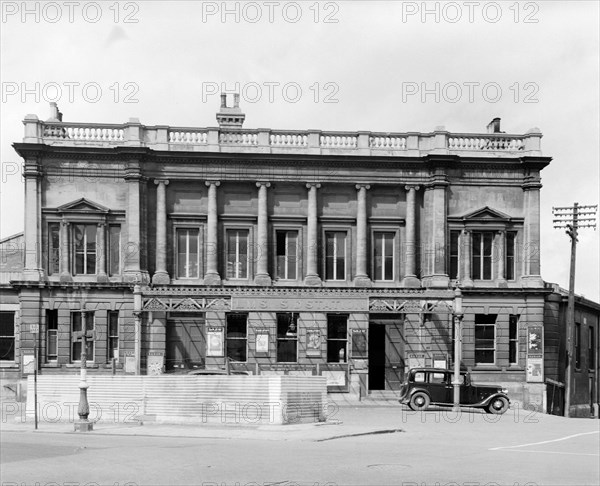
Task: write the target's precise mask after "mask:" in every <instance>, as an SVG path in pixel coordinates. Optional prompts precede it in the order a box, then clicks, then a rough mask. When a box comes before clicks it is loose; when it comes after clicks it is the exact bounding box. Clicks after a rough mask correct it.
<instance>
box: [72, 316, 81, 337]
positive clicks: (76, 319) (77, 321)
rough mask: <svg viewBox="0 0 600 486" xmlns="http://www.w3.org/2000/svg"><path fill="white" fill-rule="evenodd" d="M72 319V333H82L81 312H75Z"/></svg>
mask: <svg viewBox="0 0 600 486" xmlns="http://www.w3.org/2000/svg"><path fill="white" fill-rule="evenodd" d="M71 318H72V322H73V327H72V331H73V332H81V314H80V313H79V312H74V313H73V314H71Z"/></svg>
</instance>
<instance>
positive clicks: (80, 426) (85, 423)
mask: <svg viewBox="0 0 600 486" xmlns="http://www.w3.org/2000/svg"><path fill="white" fill-rule="evenodd" d="M87 337H88V336H87V319H86V315H85V311H84V310H83V311H81V367H80V375H79V376H80V379H79V407H78V409H77V414H78V415H79V421H77V422H75V432H89V431H91V430H94V423H93V422H90V421H89V420H88V416H89V415H90V406H89V404H88V399H87V389H88V386H89V385H88V383H87Z"/></svg>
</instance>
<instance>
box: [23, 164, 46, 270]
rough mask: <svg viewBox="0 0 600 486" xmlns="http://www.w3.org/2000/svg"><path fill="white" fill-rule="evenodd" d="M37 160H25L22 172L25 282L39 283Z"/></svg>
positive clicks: (39, 204) (39, 245) (39, 237)
mask: <svg viewBox="0 0 600 486" xmlns="http://www.w3.org/2000/svg"><path fill="white" fill-rule="evenodd" d="M41 176H42V173H41V170H40V166H39V164H38V161H37V159H35V158H26V159H25V166H24V171H23V177H24V178H25V267H24V269H23V278H24V279H25V280H34V281H39V280H41V279H42V278H43V270H42V266H41V253H40V252H41V236H42V235H41V203H40V197H41V195H40V194H41V193H40V178H41Z"/></svg>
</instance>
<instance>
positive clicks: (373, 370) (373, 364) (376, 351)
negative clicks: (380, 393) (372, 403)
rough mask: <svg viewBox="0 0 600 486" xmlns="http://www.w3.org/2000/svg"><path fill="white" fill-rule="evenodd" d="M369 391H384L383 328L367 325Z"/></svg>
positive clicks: (381, 325) (379, 325)
mask: <svg viewBox="0 0 600 486" xmlns="http://www.w3.org/2000/svg"><path fill="white" fill-rule="evenodd" d="M369 390H385V326H384V325H383V324H374V323H369Z"/></svg>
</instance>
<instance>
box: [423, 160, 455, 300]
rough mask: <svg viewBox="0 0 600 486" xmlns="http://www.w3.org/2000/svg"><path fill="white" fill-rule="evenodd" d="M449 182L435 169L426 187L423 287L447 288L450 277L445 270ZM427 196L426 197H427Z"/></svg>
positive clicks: (440, 171)
mask: <svg viewBox="0 0 600 486" xmlns="http://www.w3.org/2000/svg"><path fill="white" fill-rule="evenodd" d="M448 185H449V183H448V180H447V177H446V174H445V173H444V172H443V170H442V169H436V171H435V174H434V175H433V177H432V182H431V183H430V184H429V185H428V187H426V189H425V193H426V197H425V206H426V224H427V225H428V226H429V231H428V236H429V238H428V241H426V242H425V245H426V248H425V252H426V255H425V259H424V260H425V275H424V276H423V286H424V287H441V288H447V287H448V286H449V285H450V278H449V277H448V272H447V270H446V233H447V231H446V228H447V221H446V218H447V213H448V210H447V206H448V204H447V195H446V188H447V187H448ZM427 196H428V197H427Z"/></svg>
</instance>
